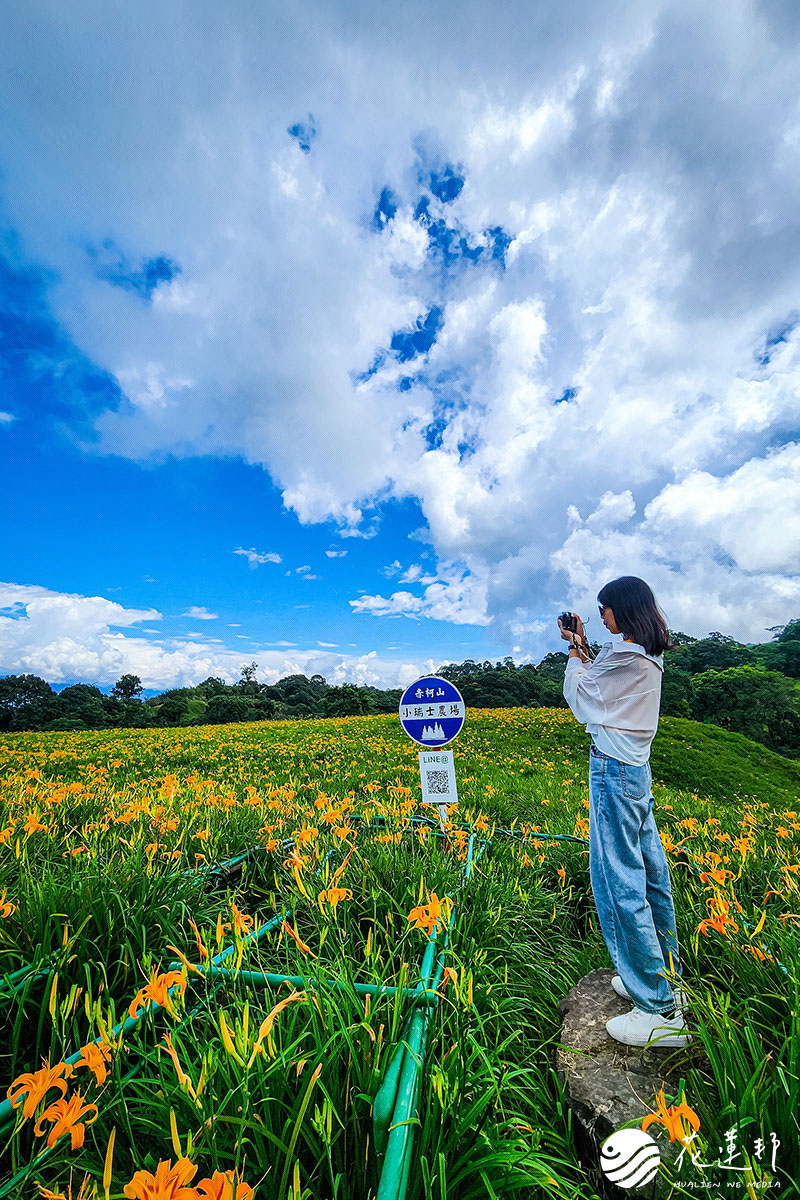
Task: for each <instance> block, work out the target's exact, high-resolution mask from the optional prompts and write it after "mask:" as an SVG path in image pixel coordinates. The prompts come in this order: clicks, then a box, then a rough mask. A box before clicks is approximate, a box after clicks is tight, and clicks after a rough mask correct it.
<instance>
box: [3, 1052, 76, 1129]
mask: <svg viewBox="0 0 800 1200" xmlns="http://www.w3.org/2000/svg"><path fill="white" fill-rule="evenodd" d="M72 1071H73V1067H72V1064H71V1063H65V1062H60V1063H56V1065H55V1066H54V1067H51V1066H50V1060H49V1059H42V1067H41V1070H39V1071H26V1072H25V1074H23V1075H18V1076H17V1078H16V1079H15V1080H14V1082H13V1083H12V1084H11V1086H10V1087H9V1088H8V1090H7V1092H6V1097H7V1099H9V1100H10V1101H11V1107H12V1108H18V1107H19V1105H20V1103H21V1102H22V1097H23V1096H26V1098H25V1107H24V1108H23V1110H22V1115H23V1116H24V1117H25V1119H26V1120H28V1119H29V1118H30V1117H32V1116H33V1114H34V1112H35V1111H36V1107H37V1105H38V1103H39V1101H40V1100H43V1099H44V1096H45V1093H46V1092H48V1091H49V1090H50V1088H51V1087H56V1088H58V1089H59V1091H60V1092H61V1095H62V1096H65V1095H66V1094H67V1084H66V1080H67V1079H68V1078H69V1076H70V1075H71V1074H72ZM62 1075H63V1076H64V1078H63V1079H62V1078H61V1076H62ZM26 1093H27V1095H26Z"/></svg>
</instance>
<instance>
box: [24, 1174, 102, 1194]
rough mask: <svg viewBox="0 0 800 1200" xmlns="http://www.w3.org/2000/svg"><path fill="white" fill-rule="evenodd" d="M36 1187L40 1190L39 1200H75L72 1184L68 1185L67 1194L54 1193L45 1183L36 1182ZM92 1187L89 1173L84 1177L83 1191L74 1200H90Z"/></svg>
mask: <svg viewBox="0 0 800 1200" xmlns="http://www.w3.org/2000/svg"><path fill="white" fill-rule="evenodd" d="M36 1186H37V1188H38V1189H39V1200H73V1195H72V1184H71V1183H70V1184H68V1185H67V1192H66V1193H64V1192H53V1191H51V1190H50V1188H48V1187H45V1186H44V1184H43V1183H39V1181H38V1179H37V1180H36ZM91 1186H92V1177H91V1175H89V1174H88V1173H87V1174H86V1175H84V1177H83V1180H82V1182H81V1190H80V1191H79V1192H78V1193H77V1195H76V1196H75V1197H74V1200H89V1191H90V1189H91Z"/></svg>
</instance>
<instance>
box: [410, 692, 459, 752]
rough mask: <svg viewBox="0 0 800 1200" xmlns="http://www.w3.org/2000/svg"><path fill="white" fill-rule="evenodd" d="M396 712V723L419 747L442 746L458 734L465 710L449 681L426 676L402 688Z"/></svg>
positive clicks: (457, 693)
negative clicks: (397, 712)
mask: <svg viewBox="0 0 800 1200" xmlns="http://www.w3.org/2000/svg"><path fill="white" fill-rule="evenodd" d="M399 711H400V724H401V725H402V726H403V729H404V730H405V731H406V733H407V734H408V736H409V737H410V738H413V740H414V741H415V742H417V743H418V744H419V745H420V746H444V745H446V744H447V742H452V740H453V738H455V737H458V735H459V733H460V732H461V726H462V725H463V724H464V717H465V715H466V711H467V707H466V705H465V704H464V699H463V697H462V695H461V692H460V691H459V690H458V688H457V687H456V686H455V684H453V683H451V682H450V680H449V679H442V678H440V676H438V675H426V676H425V677H424V678H423V679H418V680H417V681H416V682H415V683H412V684H411V686H410V687H407V688H406V690H405V691H404V692H403V696H402V699H401V700H400V710H399Z"/></svg>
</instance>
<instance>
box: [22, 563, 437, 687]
mask: <svg viewBox="0 0 800 1200" xmlns="http://www.w3.org/2000/svg"><path fill="white" fill-rule="evenodd" d="M160 619H161V614H160V613H159V612H157V611H156V610H154V609H129V608H124V607H123V606H122V605H120V604H116V603H115V602H114V601H111V600H107V599H105V598H104V597H102V596H81V595H77V594H73V593H66V592H54V591H51V590H50V589H49V588H46V587H40V586H36V585H30V586H29V585H23V584H14V583H0V675H23V674H33V675H39V676H40V677H41V678H43V679H45V680H47V682H48V683H51V684H59V683H65V682H68V681H69V682H72V681H74V680H76V679H81V680H83V681H85V682H87V683H93V684H97V685H98V686H100V687H108V686H110V685H111V684H113V683H115V682H116V681H117V679H119V678H120V676H121V675H124V674H128V673H130V674H133V675H138V676H139V677H140V679H141V681H142V683H143V684H144V686H145V687H146V688H157V689H164V688H168V687H188V686H191V685H193V684H197V683H200V682H201V681H202V680H203V679H206V678H207V677H208V676H209V675H216V676H219V677H221V678H223V679H226V680H227V681H228V682H230V683H234V682H236V680H237V679H238V678H239V676H240V673H241V667H242V659H241V654H240V653H237V651H236V650H235V649H233V648H229V647H226V646H225V645H224V643H223V642H222V641H220V640H219V639H217V638H207V637H206V636H205V635H204V634H202V633H190V634H186V635H184V636H181V637H171V638H170V637H165V636H163V635H162V637H161V638H160V640H152V639H145V638H143V637H140V636H138V634H137V633H136V631H135V630H134V631H132V632H127V633H126V632H123V631H124V630H129V629H131V628H132V627H134V626H136V625H139V624H140V623H141V622H143V621H152V620H160ZM141 632H144V630H140V631H139V633H141ZM234 637H236V638H241V639H246V640H249V641H254V639H252V638H251V637H250V636H249V635H247V634H234ZM318 645H319V647H320V649H319V650H313V649H309V650H298V649H297V647H296V645H295V644H294V643H293V642H284V641H282V642H275V643H272V644H271V645H264V644H259V643H257V642H255V641H254V644H253V646H252V647H250V648H249V649H248V654H250V655H252V657H253V658H255V660H256V661H257V662H258V664H259V672H258V678H259V679H261V680H263V681H265V682H268V683H275V682H277V680H278V679H281V678H283V677H285V676H287V675H294V674H306V675H308V676H311V675H314V674H323V675H325V677H326V678H327V679H328V681H329V682H332V683H344V682H350V683H359V684H374V685H375V686H378V687H396V686H401V685H402V686H404V685H405V684H407V683H409V682H411V681H413V680H414V679H415V678H417V677H418V675H421V674H423V673H425V672H430V671H431V670H432V669H434V664H433V662H432V660H431V659H428V658H423V657H422V656H420V657H419V658H418V659H417V660H414V658H413V657H409V658H408V661H406V662H402V663H398V662H395V661H391V660H388V659H383V658H381V657H380V656H379V655H378V653H377V651H374V650H372V651H370V652H369V653H367V654H358V655H353V654H341V653H337V654H332V653H331V652H330V651H331V650H333V649H334V648H335V644H334V643H330V642H319V643H318Z"/></svg>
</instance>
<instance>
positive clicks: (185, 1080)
mask: <svg viewBox="0 0 800 1200" xmlns="http://www.w3.org/2000/svg"><path fill="white" fill-rule="evenodd" d="M164 1044H165V1046H166V1048H167V1054H168V1055H169V1056H170V1058H171V1059H172V1063H173V1066H174V1067H175V1072H176V1074H177V1076H178V1083H179V1084H180V1085H181V1087H183V1085H184V1084H186V1087H187V1090H188V1092H189V1094H190V1096H191V1097H192V1099H193V1100H197V1092H196V1091H195V1090H194V1084H193V1083H192V1080H191V1076H189V1075H187V1074H186V1072H185V1071H184V1069H183V1067H182V1066H181V1063H180V1059H179V1058H178V1052H177V1050H176V1049H175V1047H174V1046H173V1044H172V1034H171V1033H168V1034H167V1035H166V1037H165V1038H164ZM159 1049H160V1047H159Z"/></svg>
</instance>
